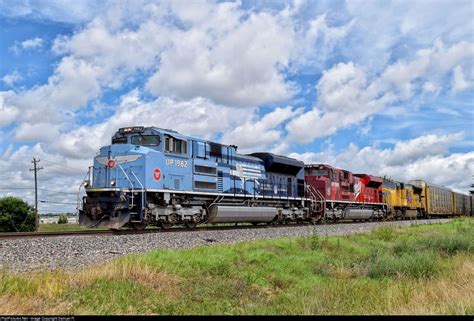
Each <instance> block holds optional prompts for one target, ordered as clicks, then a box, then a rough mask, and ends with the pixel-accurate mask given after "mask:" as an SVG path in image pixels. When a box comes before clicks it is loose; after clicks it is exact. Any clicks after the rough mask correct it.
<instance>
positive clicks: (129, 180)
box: [117, 164, 135, 208]
mask: <svg viewBox="0 0 474 321" xmlns="http://www.w3.org/2000/svg"><path fill="white" fill-rule="evenodd" d="M117 167H119V168H120V169H121V170H122V172H123V175H125V177H126V178H127V180H128V182H129V183H130V185H131V186H132V197H131V198H132V206H131V208H133V198H134V197H133V192H134V191H135V185H134V184H133V182H132V180H131V179H130V177H128V175H127V173H125V170H124V169H123V167H122V165H120V164H117Z"/></svg>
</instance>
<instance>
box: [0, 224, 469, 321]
mask: <svg viewBox="0 0 474 321" xmlns="http://www.w3.org/2000/svg"><path fill="white" fill-rule="evenodd" d="M473 235H474V219H472V218H460V219H456V220H454V221H452V222H449V223H445V224H427V225H415V226H410V227H396V226H390V227H380V228H378V229H376V230H375V231H373V232H368V233H363V234H351V235H345V236H327V237H326V236H321V235H318V234H315V235H312V236H306V237H299V238H291V239H278V240H260V241H252V242H242V243H238V244H225V245H213V246H201V247H197V248H191V249H183V250H173V249H162V250H157V251H153V252H149V253H146V254H130V255H125V256H122V257H120V258H117V259H115V260H113V261H112V262H109V263H106V264H98V265H95V266H92V267H91V266H88V267H85V268H80V269H78V270H76V271H71V270H68V271H64V270H56V271H54V272H38V273H24V274H14V273H9V272H7V271H4V272H2V273H0V314H474V240H473Z"/></svg>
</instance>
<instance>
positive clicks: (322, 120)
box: [287, 62, 393, 143]
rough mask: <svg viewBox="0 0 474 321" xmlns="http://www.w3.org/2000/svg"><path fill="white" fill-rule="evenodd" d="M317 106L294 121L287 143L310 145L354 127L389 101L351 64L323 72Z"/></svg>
mask: <svg viewBox="0 0 474 321" xmlns="http://www.w3.org/2000/svg"><path fill="white" fill-rule="evenodd" d="M317 89H318V102H317V104H316V105H315V106H314V108H313V110H311V111H309V112H307V113H304V114H302V115H300V116H298V117H296V118H295V119H293V120H292V121H291V122H290V123H289V124H288V125H287V130H288V134H289V140H290V141H293V142H298V143H309V142H311V141H313V140H314V139H315V138H318V137H324V136H329V135H332V134H334V133H335V132H336V131H337V130H338V129H340V128H344V127H347V126H350V125H352V124H356V123H358V122H360V121H362V120H363V119H365V118H366V117H367V116H369V115H371V114H373V113H375V112H377V111H378V110H379V109H380V108H381V107H382V106H383V105H384V104H387V103H390V102H391V101H392V99H393V98H392V97H391V95H390V94H389V93H388V94H386V95H381V94H380V92H379V91H378V88H377V86H376V83H369V81H368V77H367V74H366V72H365V71H364V70H363V69H362V68H361V67H359V66H356V65H354V64H353V63H352V62H350V63H339V64H337V65H335V66H334V67H333V68H331V69H330V70H327V71H324V73H323V76H322V77H321V79H320V80H319V82H318V86H317Z"/></svg>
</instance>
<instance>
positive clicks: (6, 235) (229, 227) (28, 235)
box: [0, 218, 436, 240]
mask: <svg viewBox="0 0 474 321" xmlns="http://www.w3.org/2000/svg"><path fill="white" fill-rule="evenodd" d="M422 220H427V219H422ZM433 220H436V219H434V218H433ZM398 221H400V220H398ZM377 222H381V221H364V222H363V223H377ZM386 222H396V221H386ZM357 223H362V222H358V221H341V222H338V223H334V222H326V223H325V225H337V224H357ZM301 226H311V223H302V224H278V225H267V224H260V225H242V224H241V225H226V226H198V227H195V228H193V229H189V228H185V227H183V228H181V227H174V228H171V229H162V228H149V229H145V230H133V229H125V230H82V231H81V230H78V231H52V232H5V233H0V240H5V239H21V238H40V237H56V236H96V235H110V236H113V235H130V234H147V233H170V232H195V231H222V230H239V229H263V228H283V227H301Z"/></svg>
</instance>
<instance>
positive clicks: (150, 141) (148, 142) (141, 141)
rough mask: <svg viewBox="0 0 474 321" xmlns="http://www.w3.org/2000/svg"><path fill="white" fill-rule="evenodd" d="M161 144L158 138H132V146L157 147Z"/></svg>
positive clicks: (143, 136) (148, 136)
mask: <svg viewBox="0 0 474 321" xmlns="http://www.w3.org/2000/svg"><path fill="white" fill-rule="evenodd" d="M160 142H161V139H160V136H155V135H140V136H133V137H132V144H133V145H139V146H154V147H156V146H159V145H160Z"/></svg>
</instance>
